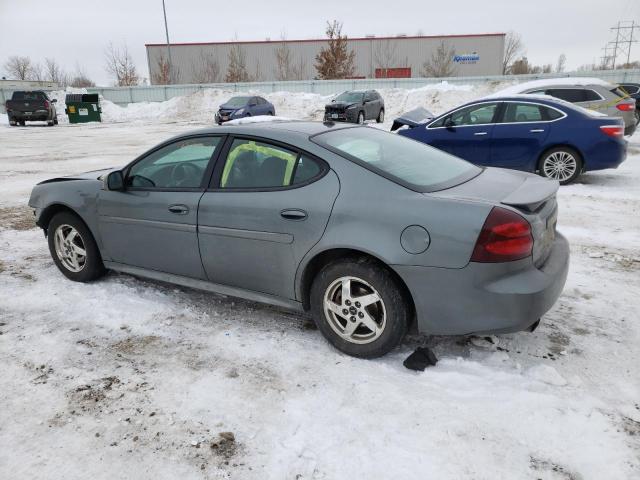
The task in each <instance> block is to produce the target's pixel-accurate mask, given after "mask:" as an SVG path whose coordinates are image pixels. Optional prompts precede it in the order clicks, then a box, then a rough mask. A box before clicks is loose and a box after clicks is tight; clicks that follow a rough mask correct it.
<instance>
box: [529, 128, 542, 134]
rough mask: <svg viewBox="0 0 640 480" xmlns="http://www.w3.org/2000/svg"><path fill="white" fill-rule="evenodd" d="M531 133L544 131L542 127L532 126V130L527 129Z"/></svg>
mask: <svg viewBox="0 0 640 480" xmlns="http://www.w3.org/2000/svg"><path fill="white" fill-rule="evenodd" d="M529 131H530V132H531V133H542V132H544V128H534V129H533V130H529Z"/></svg>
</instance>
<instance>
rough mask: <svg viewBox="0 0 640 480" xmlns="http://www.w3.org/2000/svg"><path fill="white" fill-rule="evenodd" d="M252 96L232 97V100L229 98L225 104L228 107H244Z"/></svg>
mask: <svg viewBox="0 0 640 480" xmlns="http://www.w3.org/2000/svg"><path fill="white" fill-rule="evenodd" d="M250 98H251V97H233V98H231V100H229V101H228V102H227V103H225V106H227V107H244V106H245V105H246V104H247V103H249V99H250Z"/></svg>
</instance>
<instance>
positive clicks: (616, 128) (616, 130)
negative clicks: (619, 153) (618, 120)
mask: <svg viewBox="0 0 640 480" xmlns="http://www.w3.org/2000/svg"><path fill="white" fill-rule="evenodd" d="M600 130H601V131H602V133H604V134H605V135H607V136H609V137H622V136H623V135H624V127H621V126H620V125H602V126H601V127H600Z"/></svg>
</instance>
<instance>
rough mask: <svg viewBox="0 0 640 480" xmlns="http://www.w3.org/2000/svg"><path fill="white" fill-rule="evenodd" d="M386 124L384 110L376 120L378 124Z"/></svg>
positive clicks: (382, 109) (381, 110)
mask: <svg viewBox="0 0 640 480" xmlns="http://www.w3.org/2000/svg"><path fill="white" fill-rule="evenodd" d="M382 122H384V108H381V109H380V113H378V118H376V123H382Z"/></svg>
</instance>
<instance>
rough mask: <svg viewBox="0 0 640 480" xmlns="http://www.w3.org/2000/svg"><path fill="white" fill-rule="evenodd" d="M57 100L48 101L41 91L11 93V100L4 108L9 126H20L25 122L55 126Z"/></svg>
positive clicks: (56, 122) (56, 120) (56, 121)
mask: <svg viewBox="0 0 640 480" xmlns="http://www.w3.org/2000/svg"><path fill="white" fill-rule="evenodd" d="M56 101H57V100H55V99H53V100H50V99H49V97H48V96H47V94H46V93H45V92H43V91H41V90H35V91H29V92H26V91H24V92H13V95H12V96H11V100H7V102H6V104H5V108H6V110H7V115H8V116H9V125H12V126H15V125H18V124H20V125H22V126H24V123H25V122H37V121H40V122H47V125H49V126H52V125H57V124H58V117H57V113H56V106H55V103H56Z"/></svg>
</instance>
